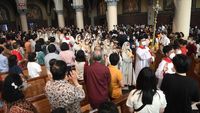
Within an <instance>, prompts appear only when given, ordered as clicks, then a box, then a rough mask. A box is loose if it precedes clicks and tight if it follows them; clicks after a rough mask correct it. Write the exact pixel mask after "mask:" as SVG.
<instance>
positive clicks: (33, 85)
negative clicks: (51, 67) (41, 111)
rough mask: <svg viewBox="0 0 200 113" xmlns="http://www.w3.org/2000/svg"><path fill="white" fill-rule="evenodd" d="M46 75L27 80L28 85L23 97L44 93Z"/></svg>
mask: <svg viewBox="0 0 200 113" xmlns="http://www.w3.org/2000/svg"><path fill="white" fill-rule="evenodd" d="M46 78H47V76H40V77H36V78H32V79H29V80H28V81H27V83H28V84H30V86H29V87H28V88H27V89H26V90H25V91H24V94H25V97H26V98H30V97H34V96H37V95H40V94H43V93H44V87H45V85H46Z"/></svg>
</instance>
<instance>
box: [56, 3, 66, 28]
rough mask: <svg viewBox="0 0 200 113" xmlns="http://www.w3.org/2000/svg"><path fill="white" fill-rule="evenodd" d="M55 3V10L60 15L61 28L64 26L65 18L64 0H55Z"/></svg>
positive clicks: (59, 23)
mask: <svg viewBox="0 0 200 113" xmlns="http://www.w3.org/2000/svg"><path fill="white" fill-rule="evenodd" d="M54 4H55V11H56V13H57V17H58V26H59V27H60V28H64V27H65V20H64V15H63V0H54Z"/></svg>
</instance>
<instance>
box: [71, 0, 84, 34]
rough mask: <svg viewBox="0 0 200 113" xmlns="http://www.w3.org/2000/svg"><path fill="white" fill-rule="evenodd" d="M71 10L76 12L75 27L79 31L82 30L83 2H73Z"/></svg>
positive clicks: (75, 0) (77, 0)
mask: <svg viewBox="0 0 200 113" xmlns="http://www.w3.org/2000/svg"><path fill="white" fill-rule="evenodd" d="M73 8H74V9H75V10H76V25H77V27H78V28H79V29H80V30H81V29H84V21H83V8H84V5H83V0H73Z"/></svg>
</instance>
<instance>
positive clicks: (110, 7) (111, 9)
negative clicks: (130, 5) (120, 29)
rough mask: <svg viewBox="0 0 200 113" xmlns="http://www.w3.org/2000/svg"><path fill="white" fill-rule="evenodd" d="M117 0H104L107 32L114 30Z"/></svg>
mask: <svg viewBox="0 0 200 113" xmlns="http://www.w3.org/2000/svg"><path fill="white" fill-rule="evenodd" d="M118 1H119V0H105V2H107V23H108V30H109V31H111V30H113V29H114V25H117V2H118Z"/></svg>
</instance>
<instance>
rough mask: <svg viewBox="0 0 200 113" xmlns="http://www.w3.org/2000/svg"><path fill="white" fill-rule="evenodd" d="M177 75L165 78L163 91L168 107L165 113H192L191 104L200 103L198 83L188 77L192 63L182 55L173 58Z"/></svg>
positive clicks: (162, 86) (169, 75)
mask: <svg viewBox="0 0 200 113" xmlns="http://www.w3.org/2000/svg"><path fill="white" fill-rule="evenodd" d="M173 64H174V67H175V70H176V73H175V74H168V75H165V76H164V79H163V82H162V84H161V90H163V92H164V93H165V95H166V99H167V107H166V108H165V112H164V113H192V108H191V103H192V102H197V101H199V86H198V83H197V81H195V80H193V79H192V78H190V77H189V76H186V72H187V71H188V69H189V67H190V64H191V61H190V59H189V58H188V57H187V56H185V55H182V54H179V55H176V56H175V57H174V58H173Z"/></svg>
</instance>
